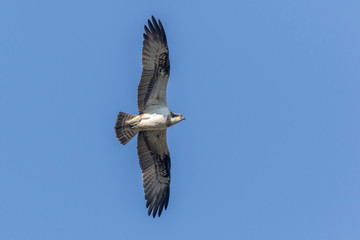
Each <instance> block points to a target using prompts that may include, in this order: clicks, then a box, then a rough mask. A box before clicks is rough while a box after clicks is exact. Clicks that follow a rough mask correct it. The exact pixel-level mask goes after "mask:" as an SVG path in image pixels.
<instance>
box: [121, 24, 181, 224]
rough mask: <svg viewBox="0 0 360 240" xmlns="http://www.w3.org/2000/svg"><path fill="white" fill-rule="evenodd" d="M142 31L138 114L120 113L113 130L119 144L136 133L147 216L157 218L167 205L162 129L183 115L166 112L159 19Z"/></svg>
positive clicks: (165, 59)
mask: <svg viewBox="0 0 360 240" xmlns="http://www.w3.org/2000/svg"><path fill="white" fill-rule="evenodd" d="M144 29H145V33H144V34H143V36H144V41H143V49H142V67H143V70H142V74H141V79H140V83H139V86H138V110H139V115H132V114H127V113H123V112H120V113H119V115H118V116H117V120H116V123H115V133H116V137H117V139H118V140H119V141H120V143H121V144H123V145H125V144H126V143H128V142H129V141H130V140H131V139H132V138H133V137H134V136H135V135H136V134H138V139H137V153H138V157H139V163H140V167H141V171H142V179H143V187H144V192H145V200H146V207H147V208H148V215H149V216H150V215H151V213H152V216H153V217H154V218H155V216H156V213H158V216H159V217H160V215H161V213H162V211H163V208H165V209H166V208H167V206H168V203H169V195H170V166H171V163H170V153H169V149H168V146H167V143H166V130H167V128H168V127H171V126H173V125H175V124H177V123H179V122H181V121H182V120H185V118H184V117H183V115H181V114H177V113H173V112H172V111H170V109H169V107H168V106H167V103H166V87H167V83H168V79H169V76H170V61H169V49H168V45H167V40H166V35H165V30H164V27H163V25H162V24H161V21H160V20H158V22H157V21H156V19H155V18H154V17H152V22H151V21H150V20H148V26H146V25H145V26H144Z"/></svg>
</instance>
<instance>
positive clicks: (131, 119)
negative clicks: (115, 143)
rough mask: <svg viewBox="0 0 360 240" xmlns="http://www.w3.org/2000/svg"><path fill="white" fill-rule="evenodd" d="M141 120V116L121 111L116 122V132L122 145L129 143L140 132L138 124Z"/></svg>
mask: <svg viewBox="0 0 360 240" xmlns="http://www.w3.org/2000/svg"><path fill="white" fill-rule="evenodd" d="M139 122H140V116H138V115H132V114H127V113H123V112H119V115H118V116H117V120H116V123H115V133H116V137H117V139H118V140H119V141H120V143H121V144H122V145H125V144H127V143H128V142H129V141H130V140H131V139H132V138H133V137H135V135H136V134H137V133H138V132H139V131H138V130H137V129H136V125H137V124H138V123H139Z"/></svg>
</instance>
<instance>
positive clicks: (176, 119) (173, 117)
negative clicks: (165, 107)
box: [170, 112, 185, 126]
mask: <svg viewBox="0 0 360 240" xmlns="http://www.w3.org/2000/svg"><path fill="white" fill-rule="evenodd" d="M182 120H185V117H184V116H183V115H181V114H178V113H173V112H171V120H170V121H171V126H172V125H175V124H177V123H179V122H181V121H182Z"/></svg>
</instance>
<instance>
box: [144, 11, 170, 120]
mask: <svg viewBox="0 0 360 240" xmlns="http://www.w3.org/2000/svg"><path fill="white" fill-rule="evenodd" d="M148 25H149V27H147V26H144V29H145V33H144V42H143V49H142V66H143V71H142V74H141V79H140V83H139V87H138V109H139V113H140V114H142V113H144V112H146V111H150V110H151V108H152V107H156V108H158V107H159V106H166V107H167V103H166V86H167V82H168V79H169V75H170V61H169V49H168V46H167V40H166V35H165V30H164V28H163V26H162V24H161V21H160V20H159V21H158V23H157V22H156V20H155V18H154V17H152V23H151V22H150V20H148Z"/></svg>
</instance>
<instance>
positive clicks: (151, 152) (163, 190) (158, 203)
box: [137, 130, 171, 217]
mask: <svg viewBox="0 0 360 240" xmlns="http://www.w3.org/2000/svg"><path fill="white" fill-rule="evenodd" d="M137 150H138V156H139V163H140V167H141V170H142V177H143V187H144V192H145V200H146V207H147V208H148V215H149V216H150V214H151V212H152V213H153V214H152V215H153V217H155V216H156V212H158V216H159V217H160V215H161V212H162V210H163V208H165V209H166V208H167V205H168V203H169V196H170V167H171V163H170V154H169V150H168V147H167V143H166V130H161V131H142V132H140V133H139V135H138V146H137Z"/></svg>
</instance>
